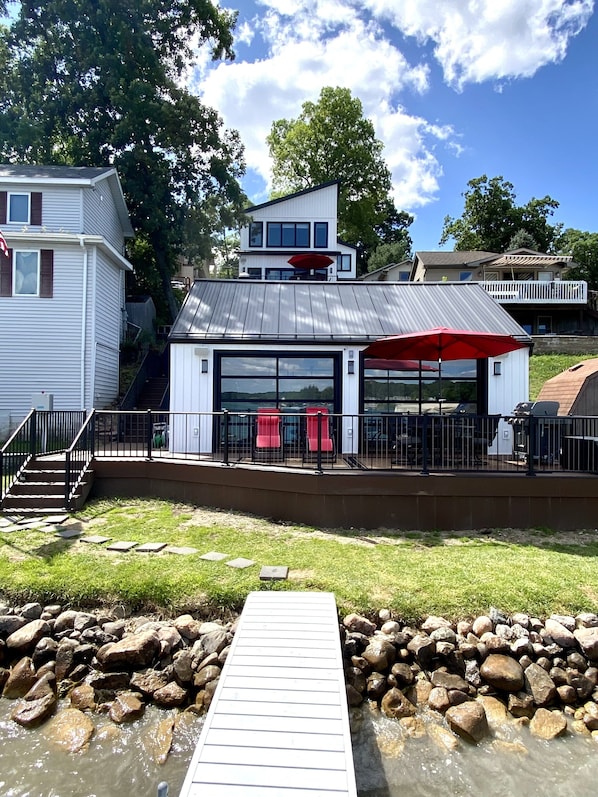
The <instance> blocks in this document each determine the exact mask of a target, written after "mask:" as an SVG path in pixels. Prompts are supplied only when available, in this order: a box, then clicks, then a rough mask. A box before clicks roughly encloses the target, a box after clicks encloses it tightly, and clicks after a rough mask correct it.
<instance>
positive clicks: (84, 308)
mask: <svg viewBox="0 0 598 797" xmlns="http://www.w3.org/2000/svg"><path fill="white" fill-rule="evenodd" d="M79 245H80V246H81V248H82V249H83V303H82V312H81V366H80V367H81V396H80V407H81V409H85V343H86V328H87V269H88V265H89V263H88V252H87V247H86V246H85V241H84V238H83V236H82V235H80V236H79ZM90 409H91V407H90Z"/></svg>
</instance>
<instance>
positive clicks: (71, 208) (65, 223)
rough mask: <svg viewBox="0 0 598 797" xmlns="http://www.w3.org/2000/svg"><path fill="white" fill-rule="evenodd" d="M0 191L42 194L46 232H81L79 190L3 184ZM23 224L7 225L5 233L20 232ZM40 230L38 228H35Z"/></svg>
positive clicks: (64, 187)
mask: <svg viewBox="0 0 598 797" xmlns="http://www.w3.org/2000/svg"><path fill="white" fill-rule="evenodd" d="M0 191H7V192H17V193H31V192H39V193H41V194H42V227H44V228H45V232H49V233H52V232H69V233H74V234H79V233H80V232H81V195H80V189H79V188H71V187H70V186H62V185H58V186H48V185H36V184H35V183H31V184H30V185H22V186H15V185H14V184H10V185H9V184H8V183H1V182H0ZM22 229H23V225H22V224H5V225H4V226H3V230H4V232H10V231H13V232H19V231H20V230H22ZM33 229H38V228H35V227H34V228H33Z"/></svg>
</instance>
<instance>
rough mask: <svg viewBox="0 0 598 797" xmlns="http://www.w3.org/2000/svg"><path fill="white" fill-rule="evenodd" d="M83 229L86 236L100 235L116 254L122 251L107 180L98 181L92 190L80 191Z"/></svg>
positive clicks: (117, 222) (121, 236) (122, 244)
mask: <svg viewBox="0 0 598 797" xmlns="http://www.w3.org/2000/svg"><path fill="white" fill-rule="evenodd" d="M82 196H83V210H84V229H83V232H84V233H85V234H87V235H102V236H104V238H105V239H106V240H107V241H108V243H110V244H112V246H113V247H114V248H115V249H116V251H117V252H121V253H122V251H123V246H124V238H123V231H122V226H121V223H120V219H119V218H118V213H117V211H116V206H115V204H114V197H113V195H112V192H111V191H110V186H109V184H108V181H107V180H100V181H99V182H98V183H97V184H96V186H95V187H94V188H93V189H90V188H85V189H82Z"/></svg>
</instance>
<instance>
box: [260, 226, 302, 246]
mask: <svg viewBox="0 0 598 797" xmlns="http://www.w3.org/2000/svg"><path fill="white" fill-rule="evenodd" d="M267 235H268V240H267V246H289V247H302V248H305V247H307V246H309V222H306V221H297V222H293V221H282V222H281V221H269V222H268V233H267Z"/></svg>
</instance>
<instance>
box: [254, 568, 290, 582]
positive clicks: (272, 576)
mask: <svg viewBox="0 0 598 797" xmlns="http://www.w3.org/2000/svg"><path fill="white" fill-rule="evenodd" d="M288 575H289V568H288V567H286V565H264V566H263V567H262V569H261V570H260V581H284V580H285V579H286V578H288Z"/></svg>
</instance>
